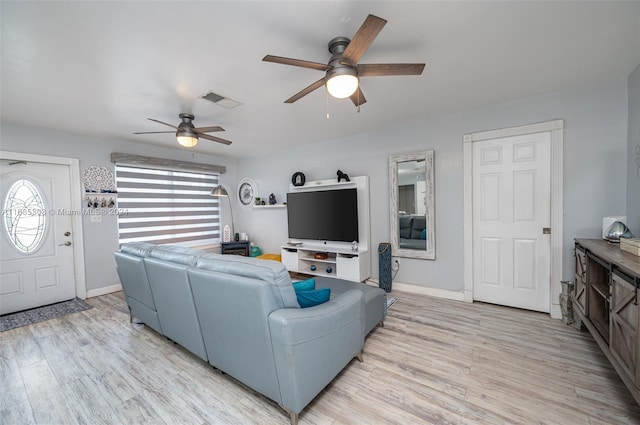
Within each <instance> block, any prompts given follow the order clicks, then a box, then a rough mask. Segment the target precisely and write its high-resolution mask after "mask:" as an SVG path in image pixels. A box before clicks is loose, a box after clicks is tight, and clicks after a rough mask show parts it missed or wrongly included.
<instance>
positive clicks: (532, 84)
mask: <svg viewBox="0 0 640 425" xmlns="http://www.w3.org/2000/svg"><path fill="white" fill-rule="evenodd" d="M0 7H1V10H0V12H1V21H2V40H1V43H2V45H1V48H2V49H1V55H2V57H1V59H2V63H1V66H2V69H1V72H2V74H1V90H2V91H1V97H2V99H1V107H2V109H1V114H2V116H1V118H2V120H3V121H7V122H16V123H21V124H27V125H33V126H38V127H45V128H53V129H60V130H65V131H70V132H74V133H79V134H86V135H91V136H99V137H109V138H118V139H126V140H130V141H134V142H141V143H150V144H158V145H164V146H177V145H176V142H175V137H174V136H173V135H172V134H158V135H145V136H141V135H133V134H132V133H133V132H135V131H162V130H171V129H170V128H168V127H167V128H165V127H163V126H162V125H160V124H156V123H153V122H151V121H147V120H146V118H155V119H158V120H161V121H165V122H169V123H172V124H175V125H177V124H178V123H179V119H178V114H179V113H180V112H192V113H193V114H195V117H196V118H195V121H194V124H195V125H196V126H209V125H220V126H222V127H224V128H225V129H226V130H227V131H226V132H224V133H215V135H217V136H220V137H224V138H227V139H229V140H232V141H233V142H234V143H233V144H232V145H231V146H224V145H220V144H218V143H214V142H209V141H206V140H201V142H200V144H199V145H198V146H197V147H196V148H194V149H196V150H197V151H200V152H204V153H211V154H216V155H224V156H232V157H246V156H253V155H260V154H264V153H265V152H268V151H273V150H274V149H284V148H287V147H289V146H295V145H300V144H304V143H315V142H319V141H322V140H328V139H336V138H341V137H344V136H347V135H350V134H355V133H361V132H366V131H371V130H375V129H377V128H382V127H387V126H389V125H393V124H397V123H401V122H403V121H410V120H416V119H423V118H428V117H433V116H437V115H442V114H447V113H451V112H455V111H460V110H467V109H472V108H477V107H480V106H484V105H490V104H495V103H498V102H504V101H509V100H512V99H519V98H523V97H528V96H533V95H538V94H543V93H548V92H552V91H557V90H562V89H566V88H569V87H573V86H578V85H581V84H586V83H590V82H593V81H599V80H604V79H610V78H624V77H626V76H628V75H629V73H630V72H631V71H632V70H633V69H634V68H635V66H636V65H637V64H638V63H639V62H640V2H638V1H631V2H620V3H618V2H612V1H605V2H579V1H571V2H485V1H472V2H459V1H448V2H431V1H414V2H400V1H385V2H368V1H297V2H272V1H257V2H245V1H234V2H231V1H228V2H222V1H200V2H187V1H168V2H167V1H163V2H160V1H156V2H152V1H136V2H126V1H125V2H111V1H106V2H79V1H64V2H26V1H19V2H11V1H4V0H3V1H1V3H0ZM369 13H371V14H374V15H377V16H380V17H382V18H384V19H387V20H388V23H387V25H386V26H385V28H384V29H383V30H382V32H381V33H380V34H379V36H378V38H377V39H376V40H375V41H374V43H373V44H372V46H371V47H370V48H369V50H368V51H367V53H366V54H365V55H364V57H363V58H362V60H361V61H360V62H361V63H384V62H425V63H426V64H427V66H426V68H425V71H424V73H423V74H422V76H418V77H416V76H411V77H406V76H404V77H369V78H366V79H365V78H363V79H362V81H361V87H362V90H363V92H364V94H365V96H366V98H367V100H368V103H366V104H364V105H363V106H362V108H361V111H360V113H357V112H356V110H355V108H354V106H353V104H352V103H351V101H350V100H348V99H346V100H337V99H329V100H328V101H327V96H326V92H325V90H323V89H318V90H316V91H315V92H313V93H312V94H310V95H308V96H306V97H304V98H303V99H301V100H299V101H298V102H296V103H294V104H284V103H283V101H284V100H285V99H287V98H289V97H290V96H292V95H293V94H295V93H297V92H298V91H299V90H301V89H302V88H304V87H306V86H307V85H309V84H311V83H312V82H314V81H316V80H317V79H319V78H321V77H322V76H323V74H322V73H321V72H320V71H314V70H310V69H303V68H297V67H291V66H285V65H280V64H274V63H266V62H262V60H261V59H262V57H263V56H264V55H265V54H272V55H278V56H286V57H291V58H296V59H304V60H310V61H315V62H323V63H326V62H327V61H328V59H329V56H330V54H329V52H328V50H327V43H328V42H329V40H331V39H332V38H333V37H336V36H341V35H342V36H347V37H352V36H353V34H354V33H355V32H356V30H357V29H358V27H359V26H360V25H361V24H362V22H363V21H364V19H365V18H366V16H367V15H368V14H369ZM209 90H212V91H214V92H217V93H220V94H222V95H225V96H228V97H231V98H234V99H236V100H238V101H240V102H241V103H242V105H241V106H239V107H237V108H235V109H231V110H227V109H224V108H222V107H220V106H218V105H215V104H212V103H210V102H207V101H205V100H202V99H199V96H201V95H203V94H204V93H206V92H207V91H209ZM327 107H328V110H329V113H330V119H329V120H327V119H326V114H327Z"/></svg>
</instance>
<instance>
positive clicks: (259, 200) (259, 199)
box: [256, 197, 262, 205]
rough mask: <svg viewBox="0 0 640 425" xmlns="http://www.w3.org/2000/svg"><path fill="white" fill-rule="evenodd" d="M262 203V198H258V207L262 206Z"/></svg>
mask: <svg viewBox="0 0 640 425" xmlns="http://www.w3.org/2000/svg"><path fill="white" fill-rule="evenodd" d="M260 202H262V198H260V197H258V198H256V205H262V204H261V203H260Z"/></svg>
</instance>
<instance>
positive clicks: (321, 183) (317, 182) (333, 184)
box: [289, 179, 357, 192]
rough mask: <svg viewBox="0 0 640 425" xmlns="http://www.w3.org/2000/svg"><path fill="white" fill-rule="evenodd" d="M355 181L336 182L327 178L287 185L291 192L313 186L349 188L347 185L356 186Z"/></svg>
mask: <svg viewBox="0 0 640 425" xmlns="http://www.w3.org/2000/svg"><path fill="white" fill-rule="evenodd" d="M356 186H357V185H356V182H355V181H353V180H352V181H350V182H340V183H338V181H337V180H336V179H329V180H315V181H310V182H307V183H305V184H304V185H303V186H294V185H292V184H290V185H289V190H290V191H291V192H300V191H308V190H313V189H315V188H318V189H328V188H332V187H341V188H349V187H356Z"/></svg>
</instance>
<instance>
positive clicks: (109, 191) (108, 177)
mask: <svg viewBox="0 0 640 425" xmlns="http://www.w3.org/2000/svg"><path fill="white" fill-rule="evenodd" d="M82 185H83V187H84V193H85V201H87V207H88V208H107V207H108V208H113V207H114V206H115V205H116V197H117V196H118V191H117V190H116V187H115V179H114V177H113V173H112V172H111V170H109V169H108V168H107V167H102V166H98V165H92V166H90V167H89V168H87V169H85V170H83V171H82ZM98 194H99V195H101V196H96V195H98Z"/></svg>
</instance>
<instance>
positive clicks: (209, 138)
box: [198, 133, 233, 145]
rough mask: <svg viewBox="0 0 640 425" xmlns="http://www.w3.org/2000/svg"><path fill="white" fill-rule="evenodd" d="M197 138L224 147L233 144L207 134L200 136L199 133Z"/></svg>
mask: <svg viewBox="0 0 640 425" xmlns="http://www.w3.org/2000/svg"><path fill="white" fill-rule="evenodd" d="M198 137H199V138H202V139H206V140H211V141H212V142H218V143H222V144H225V145H230V144H231V143H233V142H231V141H230V140H226V139H221V138H219V137H215V136H210V135H208V134H200V133H199V134H198Z"/></svg>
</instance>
